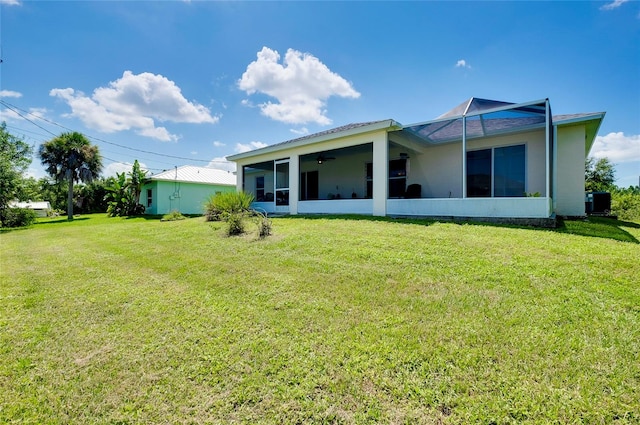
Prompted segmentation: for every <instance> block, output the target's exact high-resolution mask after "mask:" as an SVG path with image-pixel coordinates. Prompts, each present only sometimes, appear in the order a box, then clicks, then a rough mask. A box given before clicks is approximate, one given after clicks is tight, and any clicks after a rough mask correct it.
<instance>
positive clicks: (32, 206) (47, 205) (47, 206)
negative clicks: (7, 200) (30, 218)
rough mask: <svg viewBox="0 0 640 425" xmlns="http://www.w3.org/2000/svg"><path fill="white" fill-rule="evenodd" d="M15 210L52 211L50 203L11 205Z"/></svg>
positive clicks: (16, 203) (30, 202)
mask: <svg viewBox="0 0 640 425" xmlns="http://www.w3.org/2000/svg"><path fill="white" fill-rule="evenodd" d="M11 206H12V207H14V208H29V209H32V210H50V209H51V204H50V203H49V201H28V202H13V203H12V204H11Z"/></svg>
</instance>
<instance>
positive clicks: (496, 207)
mask: <svg viewBox="0 0 640 425" xmlns="http://www.w3.org/2000/svg"><path fill="white" fill-rule="evenodd" d="M387 204H388V209H387V212H388V214H389V215H397V216H412V215H413V216H433V217H494V218H548V217H549V216H550V215H551V199H550V198H534V197H529V198H465V199H462V198H453V199H442V198H441V199H389V200H388V201H387Z"/></svg>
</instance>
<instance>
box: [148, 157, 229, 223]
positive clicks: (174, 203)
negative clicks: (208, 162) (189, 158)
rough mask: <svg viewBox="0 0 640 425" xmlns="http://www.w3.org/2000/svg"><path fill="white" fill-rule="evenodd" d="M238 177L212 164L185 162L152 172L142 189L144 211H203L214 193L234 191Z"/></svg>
mask: <svg viewBox="0 0 640 425" xmlns="http://www.w3.org/2000/svg"><path fill="white" fill-rule="evenodd" d="M235 188H236V178H235V176H234V175H233V174H232V173H229V172H227V171H223V170H216V169H213V168H204V167H195V166H191V165H184V166H181V167H176V168H174V169H171V170H166V171H163V172H161V173H158V174H155V175H152V176H150V177H148V178H147V182H146V183H145V184H144V186H143V187H142V191H141V192H140V198H141V199H140V203H142V204H143V205H144V206H145V207H146V211H145V214H154V215H156V214H167V213H169V212H171V211H174V210H177V211H180V212H181V213H182V214H202V213H203V212H204V204H205V202H206V201H207V199H208V198H209V197H210V196H211V195H215V194H216V193H220V192H233V191H235V190H236V189H235Z"/></svg>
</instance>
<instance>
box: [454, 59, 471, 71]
mask: <svg viewBox="0 0 640 425" xmlns="http://www.w3.org/2000/svg"><path fill="white" fill-rule="evenodd" d="M456 68H467V69H471V65H469V64H468V63H467V61H466V60H464V59H460V60H459V61H458V62H456Z"/></svg>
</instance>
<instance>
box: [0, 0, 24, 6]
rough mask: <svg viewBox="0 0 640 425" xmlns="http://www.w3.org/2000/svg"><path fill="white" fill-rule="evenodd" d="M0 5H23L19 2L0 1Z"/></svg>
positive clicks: (10, 0)
mask: <svg viewBox="0 0 640 425" xmlns="http://www.w3.org/2000/svg"><path fill="white" fill-rule="evenodd" d="M0 4H1V5H4V6H20V5H21V4H22V3H20V1H19V0H0Z"/></svg>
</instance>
